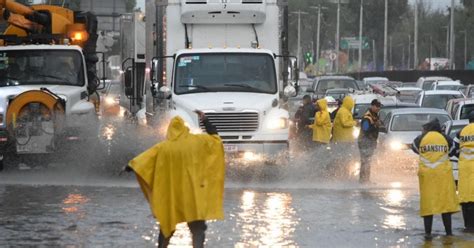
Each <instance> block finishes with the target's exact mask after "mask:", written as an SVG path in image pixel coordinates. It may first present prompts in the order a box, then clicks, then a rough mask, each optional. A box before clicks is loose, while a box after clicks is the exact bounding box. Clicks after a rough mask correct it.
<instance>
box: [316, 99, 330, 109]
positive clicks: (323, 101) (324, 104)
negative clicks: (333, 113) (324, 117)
mask: <svg viewBox="0 0 474 248" xmlns="http://www.w3.org/2000/svg"><path fill="white" fill-rule="evenodd" d="M316 103H317V104H318V108H319V110H320V111H328V101H327V100H326V99H324V98H323V99H319V100H318V101H317V102H316Z"/></svg>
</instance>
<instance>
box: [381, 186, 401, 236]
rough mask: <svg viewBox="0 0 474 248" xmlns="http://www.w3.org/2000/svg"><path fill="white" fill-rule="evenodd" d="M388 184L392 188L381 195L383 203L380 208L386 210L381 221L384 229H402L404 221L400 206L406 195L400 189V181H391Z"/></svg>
mask: <svg viewBox="0 0 474 248" xmlns="http://www.w3.org/2000/svg"><path fill="white" fill-rule="evenodd" d="M390 185H391V186H392V189H390V190H388V192H387V193H386V194H385V195H384V197H383V200H384V201H385V204H384V207H383V208H382V209H383V210H385V211H386V212H387V214H386V216H385V218H384V221H383V227H384V228H386V229H404V228H405V227H406V221H405V217H404V216H403V215H402V210H403V208H402V207H403V206H404V205H405V201H406V197H405V194H404V192H403V191H402V190H401V189H400V188H401V186H402V184H401V183H400V182H392V183H391V184H390Z"/></svg>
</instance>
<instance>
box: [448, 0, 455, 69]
mask: <svg viewBox="0 0 474 248" xmlns="http://www.w3.org/2000/svg"><path fill="white" fill-rule="evenodd" d="M450 26H451V27H450V42H449V60H450V61H451V69H452V70H454V68H455V64H454V0H451V25H450Z"/></svg>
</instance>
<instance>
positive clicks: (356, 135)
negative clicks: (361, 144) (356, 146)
mask: <svg viewBox="0 0 474 248" xmlns="http://www.w3.org/2000/svg"><path fill="white" fill-rule="evenodd" d="M359 135H360V128H358V127H354V130H352V136H354V138H356V139H357V138H359Z"/></svg>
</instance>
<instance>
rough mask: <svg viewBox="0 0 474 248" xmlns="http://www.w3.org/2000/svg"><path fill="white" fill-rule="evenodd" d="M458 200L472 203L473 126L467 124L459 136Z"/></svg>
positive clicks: (473, 169)
mask: <svg viewBox="0 0 474 248" xmlns="http://www.w3.org/2000/svg"><path fill="white" fill-rule="evenodd" d="M459 143H460V146H459V148H460V149H461V152H460V154H459V163H458V165H459V180H458V190H459V200H460V202H461V203H466V202H474V124H469V125H467V126H466V127H465V128H463V129H462V130H461V133H460V135H459Z"/></svg>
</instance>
